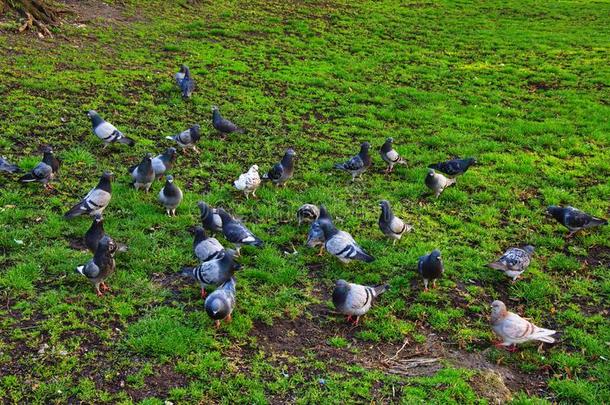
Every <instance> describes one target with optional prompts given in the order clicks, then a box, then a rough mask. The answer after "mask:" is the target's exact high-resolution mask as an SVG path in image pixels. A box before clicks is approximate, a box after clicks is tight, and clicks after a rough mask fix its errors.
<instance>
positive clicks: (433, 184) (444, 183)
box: [425, 169, 455, 198]
mask: <svg viewBox="0 0 610 405" xmlns="http://www.w3.org/2000/svg"><path fill="white" fill-rule="evenodd" d="M425 183H426V187H428V188H429V189H430V190H432V192H434V196H435V197H436V198H438V196H439V195H441V193H442V192H443V191H444V190H445V189H446V188H447V187H449V186H450V185H452V184H455V179H451V178H447V177H445V176H443V175H442V174H440V173H436V172H435V171H434V169H428V175H427V176H426V180H425Z"/></svg>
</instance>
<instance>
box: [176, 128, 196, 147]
mask: <svg viewBox="0 0 610 405" xmlns="http://www.w3.org/2000/svg"><path fill="white" fill-rule="evenodd" d="M174 139H176V140H177V141H178V142H179V143H181V144H183V145H190V144H191V143H192V142H193V139H192V138H191V130H190V129H187V130H186V131H182V132H180V133H179V134H178V135H176V136H175V138H174Z"/></svg>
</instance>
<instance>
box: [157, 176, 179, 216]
mask: <svg viewBox="0 0 610 405" xmlns="http://www.w3.org/2000/svg"><path fill="white" fill-rule="evenodd" d="M159 202H160V203H161V204H162V205H163V206H164V207H165V212H166V213H167V216H169V217H175V216H176V208H178V206H179V205H180V203H181V202H182V190H180V187H178V186H177V185H176V184H174V176H172V175H169V174H168V175H167V176H165V186H163V188H162V189H161V191H159Z"/></svg>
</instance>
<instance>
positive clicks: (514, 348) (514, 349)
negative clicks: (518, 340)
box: [506, 344, 519, 353]
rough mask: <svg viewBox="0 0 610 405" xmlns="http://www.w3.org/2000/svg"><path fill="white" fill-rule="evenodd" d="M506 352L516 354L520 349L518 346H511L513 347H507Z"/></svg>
mask: <svg viewBox="0 0 610 405" xmlns="http://www.w3.org/2000/svg"><path fill="white" fill-rule="evenodd" d="M506 350H508V351H509V352H510V353H515V352H516V351H518V350H519V349H517V345H514V344H513V345H511V346H507V347H506Z"/></svg>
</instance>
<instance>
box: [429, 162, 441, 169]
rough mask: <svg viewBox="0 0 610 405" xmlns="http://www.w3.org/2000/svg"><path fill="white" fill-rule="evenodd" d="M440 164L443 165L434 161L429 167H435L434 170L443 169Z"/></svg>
mask: <svg viewBox="0 0 610 405" xmlns="http://www.w3.org/2000/svg"><path fill="white" fill-rule="evenodd" d="M440 166H441V165H439V164H438V163H433V164H431V165H428V168H429V169H434V170H441V169H440Z"/></svg>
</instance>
